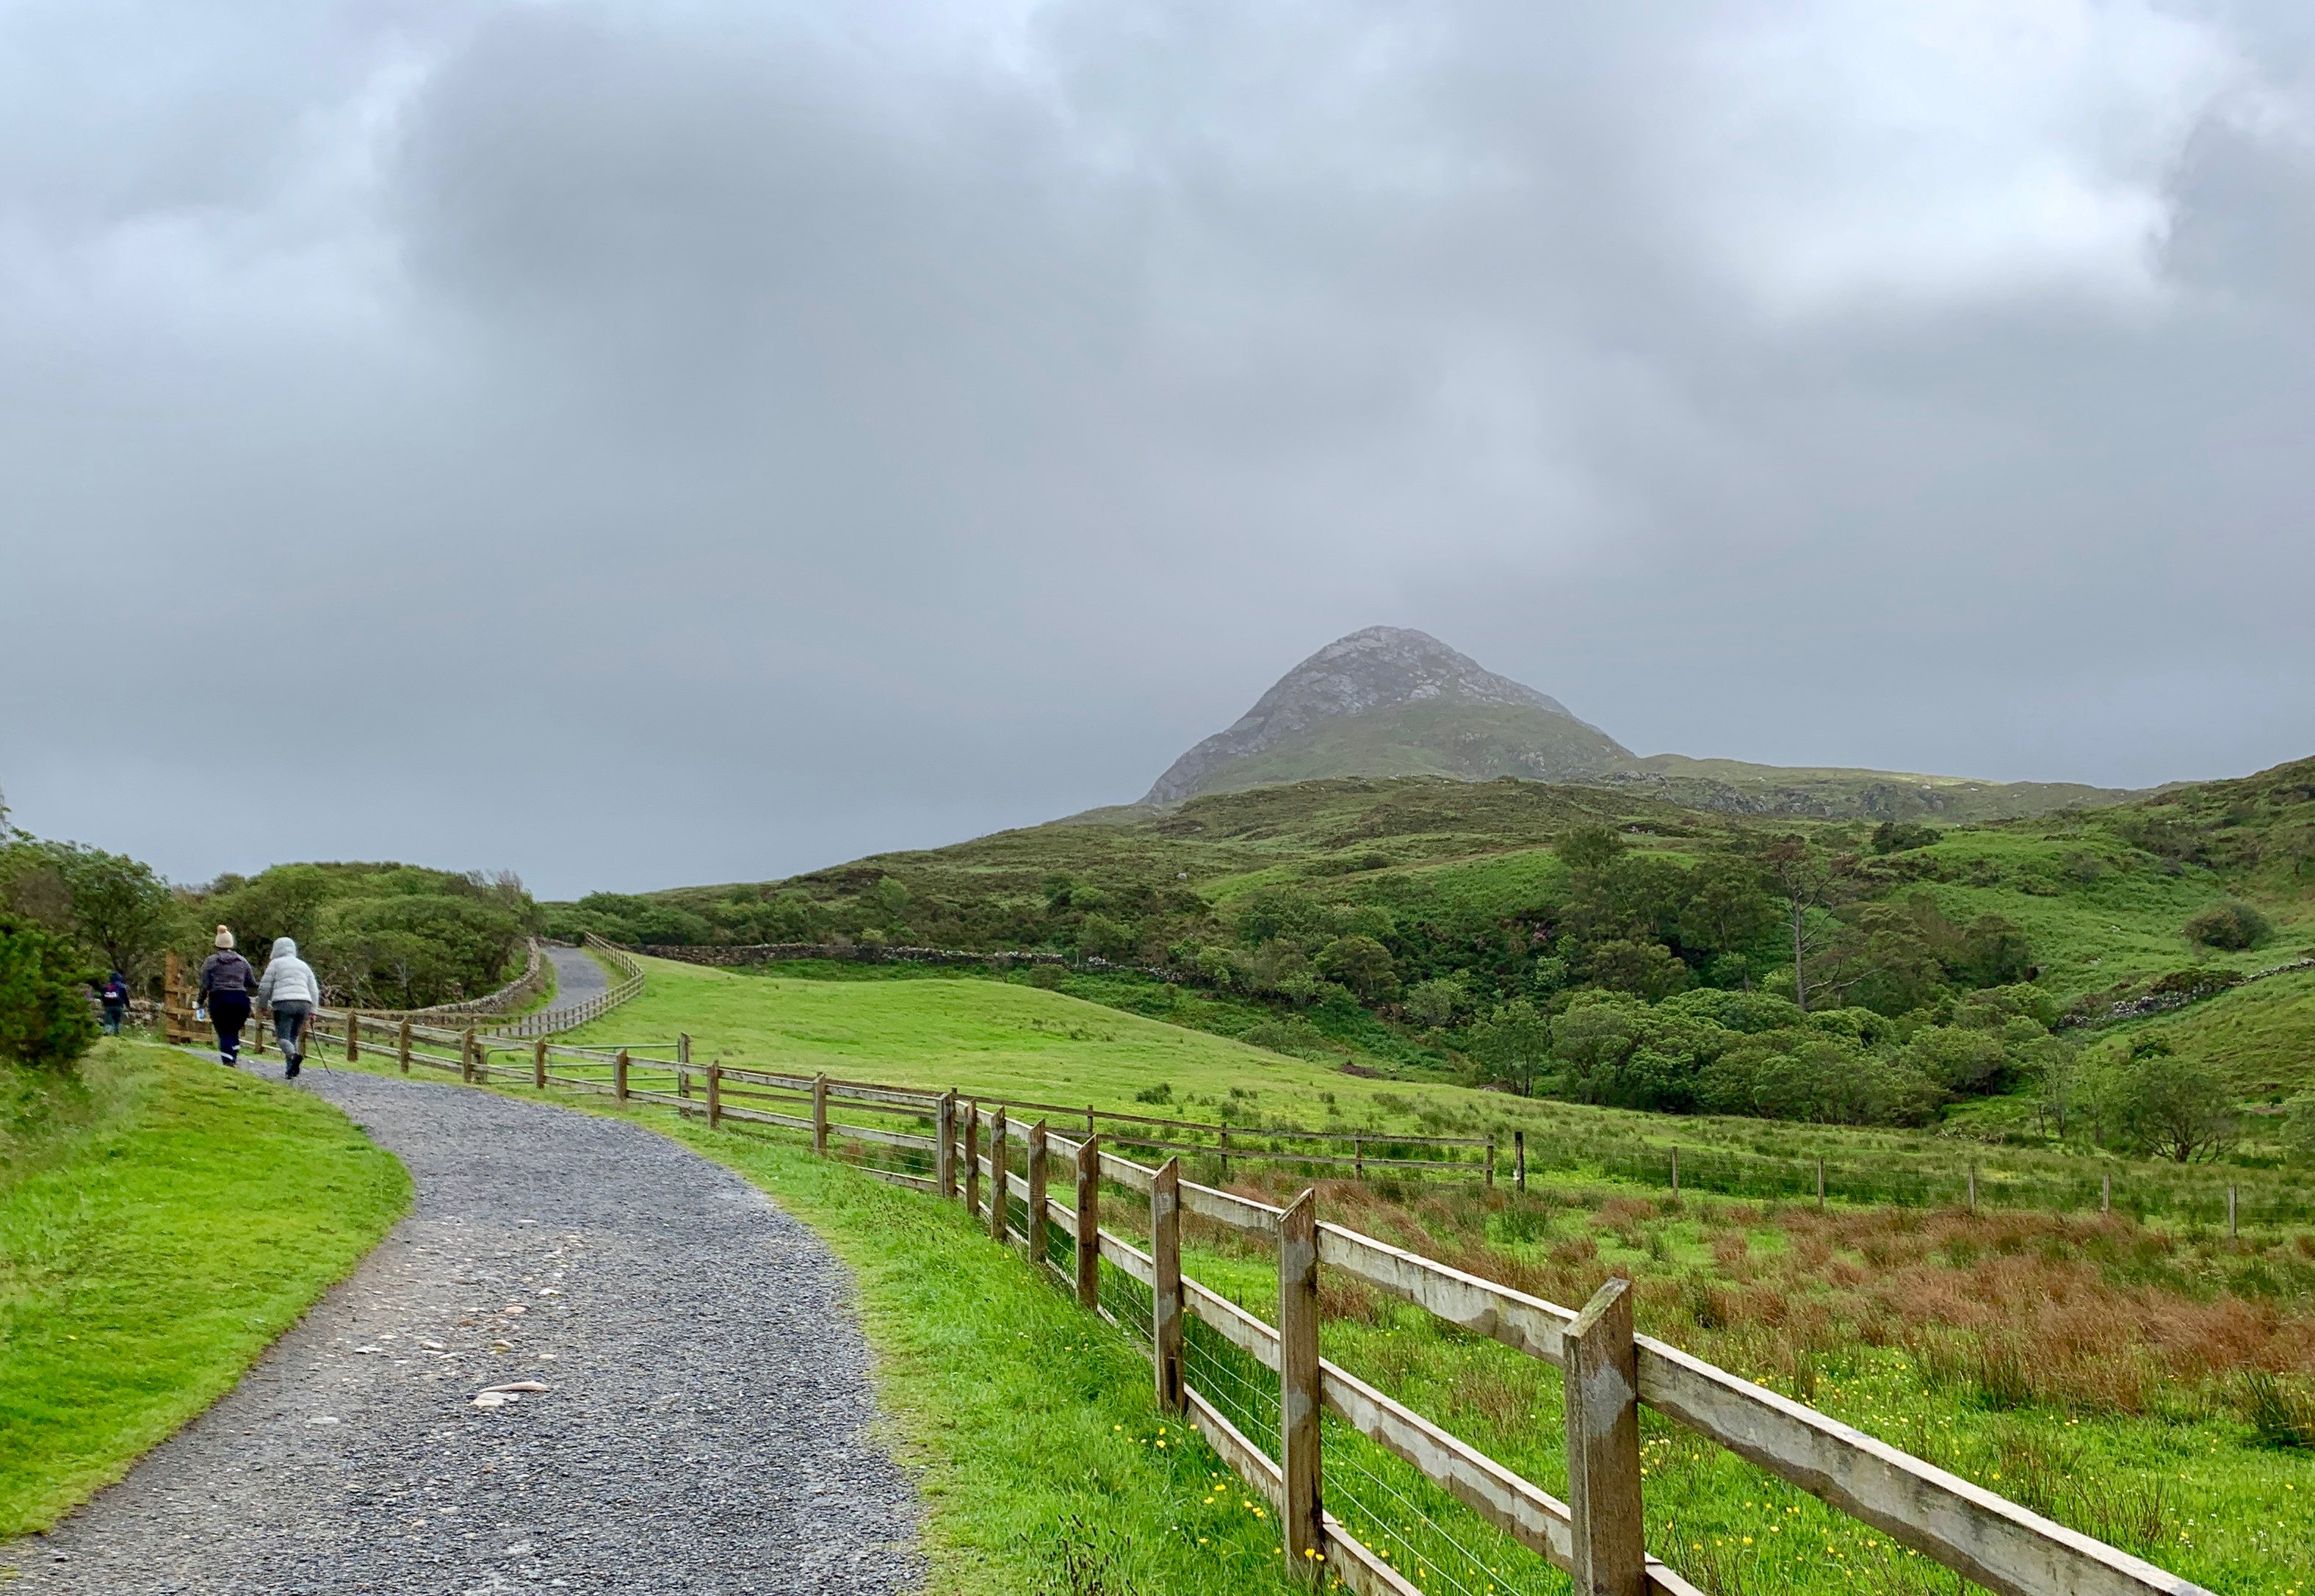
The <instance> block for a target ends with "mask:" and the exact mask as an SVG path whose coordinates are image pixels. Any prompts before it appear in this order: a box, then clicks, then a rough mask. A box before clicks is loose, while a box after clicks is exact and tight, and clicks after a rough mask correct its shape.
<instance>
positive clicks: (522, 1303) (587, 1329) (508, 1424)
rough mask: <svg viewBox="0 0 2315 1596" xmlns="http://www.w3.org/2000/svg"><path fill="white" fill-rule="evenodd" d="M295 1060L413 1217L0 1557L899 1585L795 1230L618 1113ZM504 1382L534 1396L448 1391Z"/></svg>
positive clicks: (827, 1266)
mask: <svg viewBox="0 0 2315 1596" xmlns="http://www.w3.org/2000/svg"><path fill="white" fill-rule="evenodd" d="M300 1084H301V1085H304V1086H308V1087H310V1088H311V1089H312V1090H314V1091H315V1092H316V1093H318V1094H319V1095H322V1096H324V1097H327V1098H329V1099H330V1100H331V1101H332V1102H334V1103H336V1104H339V1105H340V1106H341V1107H342V1108H343V1109H345V1110H346V1112H347V1113H350V1115H352V1116H353V1118H354V1119H355V1120H356V1121H357V1122H359V1123H360V1124H361V1125H362V1126H363V1128H364V1129H365V1130H367V1131H368V1132H369V1133H370V1135H371V1136H372V1137H373V1138H375V1139H377V1141H378V1142H379V1143H381V1144H382V1145H384V1146H386V1147H387V1148H392V1149H393V1150H394V1151H395V1153H396V1154H398V1155H399V1156H400V1157H402V1159H403V1161H404V1163H405V1164H406V1165H408V1166H409V1168H410V1173H411V1175H412V1177H413V1178H414V1179H415V1181H416V1183H417V1189H418V1194H417V1204H416V1209H415V1211H414V1212H412V1215H411V1216H410V1218H408V1219H405V1220H404V1222H403V1223H402V1224H401V1225H400V1226H399V1227H397V1228H396V1229H395V1231H394V1233H393V1234H392V1235H391V1236H390V1237H387V1238H386V1241H385V1242H384V1243H383V1244H382V1245H380V1246H379V1247H378V1248H377V1251H376V1252H374V1253H373V1254H371V1255H370V1256H369V1258H368V1260H367V1261H365V1262H364V1264H362V1266H361V1267H360V1269H359V1271H357V1272H356V1273H355V1274H354V1275H353V1277H352V1278H351V1279H350V1280H348V1281H345V1282H344V1283H343V1284H342V1285H341V1286H339V1287H338V1288H337V1289H335V1290H333V1291H331V1292H329V1293H328V1294H327V1295H326V1296H325V1297H324V1299H322V1300H321V1302H319V1303H318V1304H316V1305H315V1308H314V1310H313V1311H312V1312H311V1313H310V1314H308V1315H307V1316H306V1319H305V1320H304V1322H302V1323H301V1324H299V1325H298V1326H297V1327H296V1328H294V1329H293V1330H291V1331H290V1332H289V1333H288V1334H287V1335H285V1336H283V1337H282V1339H281V1340H280V1341H279V1343H277V1344H276V1345H275V1346H274V1347H273V1348H272V1350H271V1352H268V1353H267V1354H266V1355H265V1356H264V1358H262V1360H261V1361H259V1362H258V1363H257V1364H256V1365H255V1366H254V1367H253V1368H252V1369H251V1370H250V1371H249V1373H248V1374H247V1375H246V1377H244V1379H243V1380H242V1382H241V1384H240V1385H239V1386H238V1387H237V1388H235V1390H234V1391H233V1392H232V1393H231V1394H230V1395H228V1396H227V1397H225V1399H224V1400H222V1401H221V1402H219V1403H218V1404H217V1405H216V1406H215V1407H214V1408H212V1409H210V1410H209V1411H208V1413H207V1414H204V1415H202V1416H201V1417H200V1418H199V1419H197V1420H195V1421H194V1422H193V1423H191V1425H189V1426H188V1427H187V1428H186V1429H185V1430H184V1431H183V1432H181V1433H180V1434H178V1435H177V1436H176V1437H175V1438H174V1439H173V1440H172V1441H168V1442H166V1443H164V1445H162V1446H161V1447H159V1448H158V1449H156V1450H155V1451H154V1452H152V1453H151V1454H150V1455H149V1456H148V1457H146V1459H145V1460H144V1461H143V1462H142V1463H140V1464H139V1465H138V1466H137V1468H136V1469H135V1470H134V1471H133V1472H132V1473H131V1474H130V1475H129V1477H128V1478H127V1479H125V1480H123V1481H122V1482H121V1483H120V1485H116V1486H114V1487H113V1488H112V1489H111V1490H109V1491H106V1492H105V1493H103V1494H102V1495H101V1496H99V1497H98V1498H97V1499H96V1500H95V1501H94V1502H93V1503H91V1504H90V1505H89V1506H88V1507H87V1508H85V1509H84V1510H83V1511H82V1512H79V1513H77V1514H75V1516H74V1517H73V1518H71V1519H70V1520H68V1521H67V1522H66V1523H64V1524H63V1525H61V1526H59V1527H58V1530H56V1531H55V1532H54V1533H53V1534H51V1535H49V1536H48V1537H46V1538H42V1539H34V1540H29V1541H23V1542H19V1543H17V1544H16V1545H15V1546H13V1547H7V1548H5V1550H4V1551H0V1561H4V1562H11V1563H14V1564H17V1565H20V1566H21V1567H22V1570H23V1579H24V1583H25V1585H26V1586H27V1587H30V1588H36V1589H41V1590H48V1591H55V1592H91V1593H92V1596H93V1593H94V1592H113V1593H117V1592H173V1593H175V1592H182V1593H184V1596H200V1593H206V1592H220V1593H222V1592H236V1593H239V1592H354V1591H377V1592H411V1593H419V1592H424V1593H428V1596H432V1593H435V1592H459V1593H469V1592H473V1593H479V1592H510V1591H525V1592H529V1591H538V1592H544V1591H572V1592H590V1591H606V1592H608V1591H621V1592H654V1593H657V1592H733V1593H739V1592H764V1593H767V1596H768V1593H770V1592H900V1591H911V1590H914V1589H916V1588H917V1587H918V1584H919V1583H920V1582H921V1577H922V1567H921V1563H920V1560H919V1558H918V1555H917V1552H916V1550H915V1537H916V1526H917V1521H918V1503H917V1499H916V1495H915V1493H914V1491H913V1489H912V1488H911V1486H910V1485H909V1481H908V1480H907V1478H906V1477H905V1476H903V1475H902V1474H901V1472H900V1469H899V1468H898V1467H896V1466H895V1465H894V1463H893V1462H892V1460H891V1457H890V1456H889V1455H888V1454H887V1453H886V1451H885V1450H884V1449H883V1447H882V1446H881V1445H880V1444H879V1443H878V1441H877V1440H876V1438H875V1436H874V1432H873V1430H872V1423H873V1420H874V1399H873V1396H872V1392H871V1388H870V1384H869V1379H868V1353H867V1348H866V1346H865V1343H864V1342H863V1341H862V1339H861V1336H860V1333H859V1331H858V1328H857V1326H856V1321H855V1317H854V1314H853V1310H852V1305H851V1302H850V1300H849V1298H850V1282H849V1280H848V1278H847V1276H846V1274H845V1272H844V1271H843V1270H842V1268H841V1266H840V1265H838V1264H837V1262H836V1261H835V1260H834V1259H833V1258H832V1257H830V1256H829V1254H828V1252H827V1250H826V1249H825V1248H824V1247H822V1246H820V1243H819V1241H818V1240H817V1238H816V1237H813V1236H812V1233H811V1232H810V1231H809V1230H807V1229H805V1228H804V1227H803V1226H802V1225H801V1224H799V1223H798V1222H797V1221H795V1220H794V1219H791V1218H790V1217H788V1216H787V1215H786V1214H785V1213H783V1212H781V1211H780V1210H778V1209H776V1208H775V1207H773V1206H772V1205H771V1204H770V1203H769V1202H767V1201H766V1200H765V1199H764V1197H763V1196H762V1194H761V1193H758V1192H757V1191H756V1190H755V1189H754V1188H753V1187H750V1186H749V1185H748V1184H746V1183H744V1182H742V1181H741V1180H740V1179H739V1178H738V1177H737V1176H735V1175H732V1174H730V1173H729V1172H728V1171H726V1170H723V1169H722V1168H720V1167H718V1166H715V1165H714V1164H711V1163H709V1162H707V1161H706V1160H705V1159H704V1158H701V1157H697V1156H696V1155H695V1154H693V1153H690V1152H688V1151H687V1150H685V1149H684V1148H679V1147H678V1146H676V1145H675V1144H674V1143H672V1142H670V1141H668V1140H667V1139H664V1138H662V1137H660V1136H656V1135H653V1134H652V1132H650V1131H644V1130H642V1129H640V1128H638V1127H636V1126H634V1125H631V1124H626V1123H623V1122H617V1121H611V1120H601V1119H595V1118H592V1117H590V1116H588V1115H584V1114H579V1113H572V1112H570V1111H568V1110H565V1109H560V1108H555V1107H553V1106H550V1105H548V1104H531V1103H524V1102H519V1101H513V1100H510V1099H507V1098H503V1097H498V1096H493V1095H490V1094H488V1093H483V1092H476V1091H473V1090H469V1089H467V1088H464V1087H460V1086H450V1085H448V1084H444V1083H439V1082H431V1081H411V1080H401V1079H394V1078H389V1077H378V1076H371V1075H363V1074H356V1073H330V1072H325V1071H324V1070H323V1069H322V1068H319V1067H318V1066H317V1065H310V1064H309V1066H308V1067H307V1069H306V1073H305V1076H304V1077H303V1078H302V1080H301V1082H300ZM326 1200H327V1199H326V1194H322V1193H316V1195H315V1201H326ZM526 1381H535V1382H537V1384H540V1385H544V1386H545V1387H546V1389H545V1390H544V1391H534V1390H528V1389H517V1390H513V1391H504V1392H501V1393H500V1395H501V1397H503V1398H504V1400H503V1401H502V1403H501V1405H498V1406H483V1407H477V1406H476V1405H475V1397H477V1396H478V1395H480V1394H481V1393H482V1392H483V1389H484V1388H486V1387H492V1386H498V1387H506V1386H510V1385H518V1384H519V1383H520V1382H526Z"/></svg>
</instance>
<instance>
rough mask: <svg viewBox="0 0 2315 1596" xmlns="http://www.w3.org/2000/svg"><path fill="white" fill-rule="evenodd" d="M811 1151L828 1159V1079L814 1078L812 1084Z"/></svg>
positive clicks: (822, 1076) (824, 1075)
mask: <svg viewBox="0 0 2315 1596" xmlns="http://www.w3.org/2000/svg"><path fill="white" fill-rule="evenodd" d="M812 1151H813V1152H815V1153H817V1154H819V1155H820V1157H823V1158H825V1157H828V1077H827V1075H826V1074H825V1073H822V1074H820V1075H817V1076H814V1077H812Z"/></svg>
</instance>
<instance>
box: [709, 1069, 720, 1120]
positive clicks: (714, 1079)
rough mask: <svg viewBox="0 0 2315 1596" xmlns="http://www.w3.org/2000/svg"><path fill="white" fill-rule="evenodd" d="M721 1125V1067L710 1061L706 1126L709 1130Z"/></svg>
mask: <svg viewBox="0 0 2315 1596" xmlns="http://www.w3.org/2000/svg"><path fill="white" fill-rule="evenodd" d="M707 1124H708V1128H709V1129H710V1130H714V1129H717V1128H720V1127H721V1126H722V1125H723V1066H722V1065H721V1064H718V1063H715V1062H714V1061H713V1060H710V1061H709V1063H708V1066H707Z"/></svg>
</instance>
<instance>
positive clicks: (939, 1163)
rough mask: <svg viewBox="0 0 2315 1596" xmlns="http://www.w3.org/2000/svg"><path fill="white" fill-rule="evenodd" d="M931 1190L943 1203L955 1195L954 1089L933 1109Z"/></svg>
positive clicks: (943, 1095)
mask: <svg viewBox="0 0 2315 1596" xmlns="http://www.w3.org/2000/svg"><path fill="white" fill-rule="evenodd" d="M933 1189H934V1190H935V1191H936V1192H937V1193H940V1198H941V1201H944V1202H945V1201H948V1200H949V1199H950V1198H952V1197H954V1196H955V1195H956V1088H954V1087H953V1086H952V1087H950V1088H949V1089H948V1090H947V1091H946V1092H944V1093H943V1094H942V1095H941V1100H940V1102H939V1103H937V1104H935V1105H934V1107H933Z"/></svg>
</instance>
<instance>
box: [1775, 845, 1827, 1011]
mask: <svg viewBox="0 0 2315 1596" xmlns="http://www.w3.org/2000/svg"><path fill="white" fill-rule="evenodd" d="M1761 865H1762V866H1763V867H1764V868H1765V869H1766V870H1767V872H1768V874H1769V879H1770V882H1772V883H1774V885H1775V888H1776V891H1777V893H1778V896H1780V897H1781V898H1783V900H1784V906H1785V907H1784V922H1785V932H1786V935H1787V939H1788V941H1789V943H1790V944H1791V948H1792V955H1793V1001H1794V1003H1796V1005H1798V1006H1799V1007H1800V1011H1801V1012H1802V1013H1803V1014H1806V1013H1808V1009H1809V999H1810V998H1811V997H1812V996H1813V995H1816V994H1817V993H1818V990H1819V989H1820V988H1821V987H1823V985H1824V981H1823V977H1822V975H1821V974H1820V972H1818V971H1814V970H1812V968H1811V966H1812V965H1813V964H1814V963H1815V962H1818V961H1820V960H1821V959H1822V957H1823V953H1824V952H1825V950H1826V948H1827V947H1828V946H1829V945H1830V944H1831V943H1832V936H1833V933H1834V929H1835V928H1834V927H1832V926H1831V925H1829V924H1828V921H1829V919H1830V916H1829V915H1828V914H1827V913H1826V912H1825V911H1826V910H1827V909H1829V908H1830V906H1831V902H1832V882H1833V876H1832V867H1831V866H1830V865H1827V864H1826V863H1825V861H1824V860H1823V859H1822V858H1820V857H1819V856H1817V855H1815V854H1814V853H1812V852H1810V850H1809V845H1808V838H1805V837H1798V836H1790V837H1780V838H1777V840H1776V841H1774V842H1772V843H1770V845H1769V846H1768V847H1766V848H1764V849H1762V850H1761Z"/></svg>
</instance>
